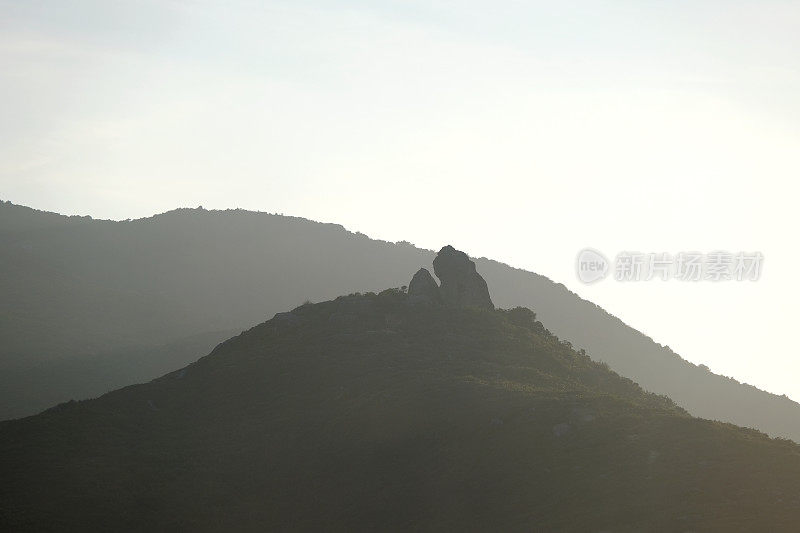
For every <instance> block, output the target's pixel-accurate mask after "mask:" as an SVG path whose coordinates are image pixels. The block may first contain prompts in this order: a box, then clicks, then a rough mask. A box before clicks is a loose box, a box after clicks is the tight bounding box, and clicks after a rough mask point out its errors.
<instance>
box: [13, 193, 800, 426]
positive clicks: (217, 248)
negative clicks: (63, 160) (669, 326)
mask: <svg viewBox="0 0 800 533" xmlns="http://www.w3.org/2000/svg"><path fill="white" fill-rule="evenodd" d="M19 213H23V215H20V216H18V215H19ZM54 217H55V218H54ZM21 219H24V220H27V222H25V224H27V225H26V226H25V228H27V229H24V230H21V229H19V226H20V225H21V224H22V222H19V220H21ZM15 220H17V222H14V221H15ZM65 220H71V221H72V222H68V223H67V222H65ZM54 221H55V222H54ZM14 224H16V225H17V226H16V227H17V229H13V228H14ZM53 224H56V225H57V226H58V228H60V229H57V230H53V229H52V225H53ZM9 228H11V229H9ZM433 255H434V252H432V251H429V250H423V249H418V248H416V247H413V246H412V245H411V244H410V243H404V242H402V241H401V242H400V243H397V244H394V243H389V242H387V241H378V240H372V239H369V238H368V237H367V236H365V235H363V234H358V233H352V232H349V231H348V230H346V229H345V228H344V227H343V226H341V225H338V224H331V223H321V222H313V221H308V220H306V219H302V218H300V217H295V218H287V217H285V216H282V215H273V214H264V213H254V212H249V211H244V210H228V211H206V210H199V209H189V208H187V209H181V210H173V211H169V212H166V213H164V214H161V215H154V216H153V217H149V218H146V219H138V220H136V221H131V222H114V221H107V222H101V223H97V222H95V221H93V220H90V219H87V218H83V217H67V216H65V215H54V214H48V213H40V212H37V211H36V210H33V209H31V208H25V207H18V206H14V205H13V204H8V203H4V204H0V267H1V268H3V270H4V271H5V272H6V273H7V274H8V275H7V276H6V280H5V284H4V283H3V281H2V280H0V289H2V290H3V293H4V294H5V295H6V300H5V302H0V314H3V315H4V316H6V317H9V318H11V321H6V322H5V328H4V327H3V326H4V324H2V323H0V337H2V338H3V339H4V341H5V343H4V344H5V354H4V357H3V358H2V359H0V370H2V365H3V364H8V361H12V360H13V361H16V362H17V363H19V364H31V365H32V364H47V361H50V360H56V359H64V360H69V359H71V358H81V357H84V355H83V354H94V356H97V357H105V356H106V355H105V354H109V355H108V357H114V356H113V355H111V354H112V353H116V352H117V351H118V350H119V349H121V348H122V347H124V346H135V345H137V344H141V339H143V338H147V339H148V340H152V341H153V342H154V343H169V342H171V341H174V340H177V339H180V338H184V337H188V336H191V335H196V334H202V333H204V332H209V331H222V330H233V329H243V328H246V327H249V326H251V325H253V324H255V323H259V322H260V321H262V320H263V319H264V318H265V317H267V316H271V315H272V314H274V313H275V312H278V311H279V310H281V309H286V308H290V307H291V306H293V305H296V304H297V303H298V302H301V301H304V300H307V299H308V300H315V301H319V300H322V299H328V298H332V297H335V296H336V295H337V294H341V293H345V294H346V293H350V292H354V291H356V290H363V289H367V290H377V289H379V288H381V287H386V286H399V285H401V284H403V283H406V282H407V278H408V273H409V272H413V271H414V270H415V269H417V268H418V267H419V265H424V264H430V262H431V259H432V258H433ZM320 256H323V257H325V258H326V260H325V261H324V262H319V261H318V260H317V259H314V258H315V257H320ZM152 257H158V258H159V260H158V261H151V260H149V258H152ZM475 262H476V264H477V265H478V268H479V270H480V271H481V272H482V273H483V275H484V277H485V279H486V280H487V282H488V283H489V285H490V286H491V287H492V297H493V298H494V299H495V301H496V303H497V304H498V305H499V306H501V307H505V308H509V307H515V306H519V305H523V306H526V305H527V306H529V307H535V308H536V309H537V313H538V315H539V316H540V319H541V320H542V321H543V322H544V323H546V324H547V325H548V328H549V329H551V330H552V331H553V332H554V333H556V334H557V335H558V336H559V337H561V338H564V339H568V340H569V341H570V342H572V343H573V345H574V346H576V347H582V348H585V349H586V350H587V352H588V353H589V354H590V355H591V356H592V357H594V358H595V359H598V360H602V361H604V362H606V363H608V364H609V365H610V366H611V367H612V368H613V369H615V370H617V371H619V372H620V373H621V374H623V375H626V376H629V377H631V378H632V379H634V380H635V381H636V382H638V383H640V384H641V385H642V386H643V387H645V388H646V389H648V390H652V391H655V392H657V393H660V394H667V395H669V396H670V397H673V398H675V399H676V401H678V402H679V403H680V404H681V405H683V406H684V407H686V408H687V409H688V410H689V411H690V412H692V413H693V414H695V415H697V416H701V417H704V418H716V419H722V420H728V421H732V422H735V423H737V424H739V425H744V426H750V427H756V428H759V429H762V430H764V431H767V432H768V433H770V434H773V435H781V436H788V437H790V438H794V439H795V440H800V405H798V404H797V403H796V402H793V401H792V400H790V399H788V398H784V397H779V396H776V395H771V394H769V393H766V392H763V391H760V390H759V389H757V388H756V387H753V386H751V385H741V384H738V382H734V381H732V380H730V379H728V378H724V377H720V376H716V375H714V374H711V373H708V372H706V371H705V370H703V369H702V368H700V367H698V366H695V365H693V364H692V363H689V362H687V361H685V360H682V359H681V358H680V357H679V356H678V355H677V354H675V353H674V352H672V351H670V350H668V348H666V347H663V346H661V345H658V344H657V343H655V342H654V341H653V340H652V339H650V338H649V337H647V336H646V335H644V334H642V333H640V332H638V331H636V330H635V329H633V328H631V327H630V326H628V325H626V324H625V323H624V322H623V321H621V320H620V319H618V318H617V317H614V316H613V315H611V314H610V313H608V312H606V311H605V310H603V309H602V308H600V307H599V306H596V305H595V304H593V303H591V302H589V301H587V300H585V299H583V298H581V297H580V296H578V295H577V294H575V293H573V292H571V291H569V289H567V288H566V287H565V286H563V285H562V284H558V283H556V282H553V281H551V280H550V279H548V278H546V277H545V276H541V275H539V274H536V273H533V272H528V271H525V270H523V269H518V268H515V267H511V266H508V265H506V264H504V263H501V262H498V261H493V260H489V259H486V258H478V259H475ZM198 289H202V290H198ZM31 295H33V296H34V298H33V300H34V301H31ZM37 298H38V299H37ZM65 302H70V304H69V305H66V304H65ZM4 306H5V307H4ZM56 320H57V321H58V323H62V324H64V326H63V327H62V328H61V330H59V327H58V326H57V327H56V328H53V324H55V322H54V321H56ZM44 328H47V329H48V330H49V331H50V333H49V335H48V336H42V335H41V331H43V329H44ZM212 347H213V346H211V345H209V346H208V349H210V348H212ZM185 362H186V363H188V362H189V360H186V361H185ZM168 369H169V368H168V367H166V366H164V367H161V368H160V369H154V374H153V375H152V377H155V375H157V374H158V372H166V371H168ZM0 375H2V373H0ZM0 379H1V378H0ZM137 379H140V378H137ZM119 384H121V383H115V384H114V385H115V386H116V385H119ZM0 385H2V383H0ZM0 390H3V387H0ZM72 390H73V392H72V393H71V394H69V395H67V394H65V396H64V397H62V399H61V400H62V401H63V400H68V399H69V398H70V397H72V398H81V397H87V396H93V395H97V394H100V393H102V392H104V390H103V389H102V388H99V387H95V388H87V387H85V386H83V385H80V384H78V383H76V384H75V387H74V388H73V389H72ZM105 390H109V388H106V389H105ZM34 395H35V391H30V394H29V395H28V397H31V398H32V397H33V396H34ZM2 400H3V401H0V405H7V406H12V405H16V406H17V407H14V410H13V411H10V410H6V411H4V412H0V417H9V416H22V415H26V414H31V413H32V412H34V411H35V410H36V409H43V408H45V407H47V406H48V405H51V404H52V403H53V401H52V400H50V399H48V401H47V402H45V401H40V402H39V403H36V402H31V403H29V404H26V405H29V406H28V407H26V406H25V405H21V400H20V399H19V397H16V398H12V397H7V398H2ZM55 401H59V400H58V399H55Z"/></svg>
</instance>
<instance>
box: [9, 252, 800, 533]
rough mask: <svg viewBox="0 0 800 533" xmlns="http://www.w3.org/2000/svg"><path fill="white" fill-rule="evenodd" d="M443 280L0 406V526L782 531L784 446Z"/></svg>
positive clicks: (308, 308)
mask: <svg viewBox="0 0 800 533" xmlns="http://www.w3.org/2000/svg"><path fill="white" fill-rule="evenodd" d="M464 258H466V256H464ZM473 269H474V266H473ZM445 276H446V274H445ZM465 279H466V278H465ZM455 281H456V282H457V283H453V278H450V282H447V283H446V282H445V279H442V288H445V286H447V291H442V292H443V293H444V295H443V297H442V300H443V303H437V302H435V301H433V299H431V298H426V297H424V294H422V295H421V293H420V292H419V291H418V290H417V289H415V291H413V292H414V293H413V294H406V293H404V292H403V291H401V290H398V289H390V290H386V291H383V292H381V293H380V294H374V293H367V294H351V295H349V296H343V297H339V298H336V299H335V300H333V301H327V302H323V303H318V304H310V303H309V304H305V305H302V306H300V307H297V308H295V309H293V310H292V311H291V312H285V313H279V314H277V315H276V316H275V317H274V318H272V319H271V320H269V321H267V322H265V323H263V324H260V325H258V326H256V327H254V328H252V329H250V330H248V331H246V332H244V333H242V334H240V335H238V336H236V337H233V338H231V339H229V340H227V341H225V342H224V343H222V344H220V345H219V346H217V347H216V348H215V349H214V350H213V352H212V353H211V354H210V355H208V356H206V357H203V358H202V359H200V360H198V361H197V362H195V363H192V364H190V365H188V366H187V367H185V368H182V369H179V370H176V371H174V372H171V373H169V374H166V375H164V376H163V377H161V378H159V379H156V380H154V381H151V382H149V383H145V384H141V385H133V386H129V387H125V388H123V389H120V390H117V391H114V392H111V393H109V394H106V395H104V396H102V397H100V398H97V399H94V400H85V401H80V402H69V403H65V404H62V405H59V406H57V407H54V408H52V409H49V410H47V411H45V412H43V413H41V414H39V415H36V416H32V417H28V418H24V419H21V420H12V421H6V422H1V423H0V477H1V478H2V479H3V483H2V484H0V529H3V530H8V531H12V530H13V531H27V530H30V531H51V530H52V531H65V530H66V531H69V530H104V531H124V530H146V531H175V530H189V531H231V530H235V531H248V530H252V531H264V530H322V529H324V530H354V529H358V530H376V529H381V530H386V529H391V530H408V529H415V530H442V529H447V530H490V529H491V530H526V531H530V530H540V531H688V530H698V531H699V530H702V531H731V530H737V531H748V530H749V531H795V530H796V528H797V525H798V524H800V484H798V482H797V480H798V479H800V446H798V445H796V444H794V443H793V442H791V441H788V440H772V439H770V438H768V437H767V436H766V435H764V434H761V433H758V432H756V431H754V430H749V429H743V428H739V427H736V426H733V425H729V424H724V423H720V422H712V421H708V420H700V419H696V418H692V417H690V416H689V415H688V414H687V413H686V412H685V411H684V410H683V409H681V408H680V407H677V406H676V405H675V404H674V403H673V402H672V401H671V400H669V399H668V398H666V397H663V396H657V395H654V394H651V393H647V392H645V391H643V390H642V389H641V388H640V387H639V386H638V385H636V384H635V383H633V382H632V381H631V380H629V379H626V378H622V377H620V376H619V375H617V374H616V373H614V372H612V371H610V370H609V369H608V367H607V366H605V365H603V364H600V363H596V362H593V361H592V360H591V359H590V358H589V357H588V356H587V355H585V354H584V353H582V352H576V351H575V350H573V349H572V348H571V346H570V344H569V343H568V342H566V341H562V340H560V339H558V338H557V337H556V336H554V335H553V334H552V333H550V332H549V331H548V330H547V329H545V327H544V326H543V325H542V323H541V322H539V321H537V320H536V316H535V314H534V313H533V312H532V311H530V310H529V309H526V308H515V309H512V310H495V309H493V307H491V306H489V305H484V306H483V307H478V306H476V305H469V304H467V305H466V307H464V306H462V305H461V304H459V305H454V304H453V302H463V299H460V298H458V297H456V296H453V294H462V295H464V294H477V293H476V291H479V290H480V287H478V288H477V289H476V288H475V287H474V286H470V285H469V284H466V285H465V284H461V283H460V282H458V280H455ZM484 286H485V283H484ZM429 287H430V286H429ZM433 287H436V285H435V282H434V285H433ZM453 287H455V289H454V288H453ZM436 288H437V290H441V289H439V288H438V287H436ZM410 292H411V291H410ZM427 294H428V295H432V294H433V293H432V292H431V291H428V292H427ZM447 294H449V296H447ZM476 301H480V302H484V301H485V299H483V298H482V297H480V298H477V300H476Z"/></svg>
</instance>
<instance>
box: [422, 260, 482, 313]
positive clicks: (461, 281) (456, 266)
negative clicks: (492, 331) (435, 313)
mask: <svg viewBox="0 0 800 533" xmlns="http://www.w3.org/2000/svg"><path fill="white" fill-rule="evenodd" d="M433 271H434V273H435V274H436V277H438V278H439V280H440V281H441V282H442V285H441V287H440V288H439V294H441V297H442V300H443V302H444V303H445V304H446V305H451V306H456V307H481V308H486V309H494V304H493V303H492V298H491V297H490V296H489V288H488V287H487V285H486V280H484V279H483V277H482V276H481V275H480V274H478V272H477V270H475V263H474V262H473V261H471V260H470V258H469V257H468V256H467V254H465V253H464V252H461V251H459V250H456V249H455V248H453V247H452V246H445V247H444V248H442V249H441V250H439V254H438V255H437V256H436V259H434V260H433Z"/></svg>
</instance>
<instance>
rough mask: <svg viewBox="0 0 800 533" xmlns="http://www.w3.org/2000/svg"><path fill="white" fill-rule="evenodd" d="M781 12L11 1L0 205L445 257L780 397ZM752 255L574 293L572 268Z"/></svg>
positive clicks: (785, 198) (639, 6)
mask: <svg viewBox="0 0 800 533" xmlns="http://www.w3.org/2000/svg"><path fill="white" fill-rule="evenodd" d="M798 28H800V2H798V1H771V0H758V1H736V0H725V1H704V0H693V1H681V0H673V1H670V2H664V1H646V0H632V1H616V2H599V1H587V2H523V1H498V0H494V1H491V2H489V1H486V2H479V1H469V0H468V1H463V0H460V1H431V2H418V1H403V2H401V1H371V2H367V1H357V2H333V1H321V0H320V1H316V2H303V1H298V0H294V1H287V2H256V1H245V0H228V1H225V2H211V1H205V0H195V1H191V0H185V1H180V0H173V1H166V0H150V1H122V0H118V1H109V0H94V1H88V0H84V1H73V2H63V1H60V0H56V1H33V0H26V1H3V0H0V198H2V199H4V200H10V201H12V202H15V203H19V204H24V205H29V206H31V207H35V208H39V209H46V210H52V211H57V212H61V213H65V214H89V215H92V216H94V217H97V218H112V219H125V218H136V217H142V216H149V215H152V214H153V213H157V212H162V211H166V210H169V209H173V208H175V207H178V206H190V207H194V206H198V205H203V206H204V207H206V208H228V207H242V208H246V209H253V210H260V211H268V212H278V213H285V214H291V215H297V216H302V217H307V218H310V219H314V220H320V221H326V222H336V223H340V224H342V225H344V226H345V227H347V228H348V229H351V230H354V231H361V232H363V233H366V234H367V235H369V236H371V237H375V238H381V239H386V240H391V241H397V240H408V241H411V242H413V243H415V244H417V245H418V246H422V247H425V248H431V249H438V248H439V247H441V246H442V245H443V244H445V243H451V244H453V245H455V246H457V247H458V248H461V249H463V250H465V251H467V252H468V253H470V255H473V256H486V257H490V258H492V259H497V260H500V261H503V262H506V263H509V264H511V265H513V266H517V267H521V268H525V269H528V270H533V271H535V272H538V273H540V274H544V275H546V276H548V277H550V278H551V279H553V280H555V281H558V282H561V283H564V284H565V285H566V286H567V287H569V288H570V289H572V290H574V291H576V292H577V293H578V294H580V295H581V296H583V297H584V298H587V299H589V300H592V301H594V302H596V303H598V304H599V305H601V306H603V307H604V308H605V309H607V310H608V311H610V312H611V313H613V314H615V315H617V316H618V317H620V318H621V319H622V320H624V321H626V322H627V323H629V324H630V325H632V326H633V327H635V328H637V329H639V330H641V331H643V332H644V333H646V334H648V335H650V336H651V337H653V338H654V339H655V340H656V341H657V342H660V343H662V344H668V345H669V346H670V347H672V348H673V349H674V350H675V351H676V352H678V353H680V354H681V355H682V356H683V357H684V358H686V359H688V360H690V361H692V362H695V363H703V364H706V365H708V366H709V367H710V368H711V369H712V370H713V371H715V372H717V373H720V374H723V375H728V376H733V377H735V378H737V379H738V380H740V381H743V382H747V383H752V384H754V385H756V386H759V387H761V388H764V389H766V390H769V391H771V392H775V393H778V394H784V393H785V394H788V395H789V396H790V397H792V398H793V399H795V400H799V401H800V379H798V376H800V360H799V359H798V356H799V355H800V353H798V352H799V351H800V350H798V348H797V346H798V344H797V342H796V338H795V336H794V333H795V328H796V327H797V325H796V321H797V319H798V318H799V317H798V312H797V310H796V309H797V306H798V305H800V289H799V288H798V280H797V278H796V274H795V272H796V270H795V268H794V267H795V266H798V267H800V250H798V244H797V238H796V232H797V230H798V224H797V223H796V221H795V218H796V215H795V212H796V202H797V196H798V195H797V192H798V185H797V184H796V180H797V178H798V177H800V31H798ZM587 246H589V247H593V248H597V249H599V250H600V251H602V252H604V253H605V254H606V255H608V256H614V255H615V254H616V253H617V252H620V251H624V250H636V251H640V252H672V253H677V252H680V251H694V250H699V251H705V252H708V251H712V250H719V249H722V250H729V251H733V252H738V251H760V252H762V253H763V254H764V257H765V261H764V265H763V272H762V276H761V279H760V280H759V281H757V282H727V283H711V282H698V283H681V282H678V281H670V282H660V281H651V282H639V283H627V284H626V283H620V282H615V281H613V280H606V281H603V282H600V283H598V284H595V285H590V286H587V285H583V284H581V283H580V282H579V281H578V280H577V278H576V276H575V271H574V268H575V267H574V260H575V256H576V254H577V253H578V251H579V250H580V249H582V248H584V247H587Z"/></svg>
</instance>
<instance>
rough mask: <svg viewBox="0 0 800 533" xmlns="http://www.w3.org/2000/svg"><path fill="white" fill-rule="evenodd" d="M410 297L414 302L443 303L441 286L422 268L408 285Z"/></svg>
mask: <svg viewBox="0 0 800 533" xmlns="http://www.w3.org/2000/svg"><path fill="white" fill-rule="evenodd" d="M408 296H409V298H411V300H412V301H413V302H425V303H441V302H442V297H441V295H440V294H439V285H438V284H437V283H436V280H434V279H433V276H431V273H430V272H428V269H427V268H420V269H419V270H417V273H416V274H414V277H413V278H411V283H409V284H408Z"/></svg>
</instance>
